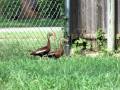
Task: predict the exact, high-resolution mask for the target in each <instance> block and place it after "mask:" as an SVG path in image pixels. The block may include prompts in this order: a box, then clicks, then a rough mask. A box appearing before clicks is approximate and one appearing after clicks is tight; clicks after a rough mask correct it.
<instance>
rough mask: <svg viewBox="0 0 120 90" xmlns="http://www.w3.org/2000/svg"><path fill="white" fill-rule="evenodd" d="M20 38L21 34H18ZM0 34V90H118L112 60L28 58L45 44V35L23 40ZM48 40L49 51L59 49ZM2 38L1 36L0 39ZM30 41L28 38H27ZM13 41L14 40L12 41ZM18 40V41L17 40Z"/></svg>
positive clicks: (119, 73)
mask: <svg viewBox="0 0 120 90" xmlns="http://www.w3.org/2000/svg"><path fill="white" fill-rule="evenodd" d="M19 34H20V33H19ZM19 34H17V35H16V33H9V34H7V33H4V34H3V33H1V35H3V36H6V38H4V39H1V41H0V90H20V89H21V90H22V89H23V90H48V89H49V90H111V89H112V90H119V89H120V61H119V58H116V57H111V56H99V57H95V58H92V57H85V56H79V55H78V56H71V57H66V56H63V57H61V58H59V59H54V58H51V59H50V58H47V57H43V58H40V57H33V56H30V52H31V50H35V49H36V48H38V47H41V46H43V45H45V44H46V41H47V40H46V34H44V36H45V38H43V37H42V36H41V35H43V34H41V33H38V32H36V33H35V35H38V37H39V38H36V39H34V35H33V34H32V33H30V34H29V38H27V39H23V37H24V36H26V34H25V33H22V34H20V35H21V36H20V37H19ZM60 36H61V35H60V33H57V40H56V41H54V40H52V38H51V44H52V49H55V48H58V42H59V38H60ZM0 37H1V36H0ZM30 37H31V38H30ZM14 38H15V39H14ZM16 38H17V39H16Z"/></svg>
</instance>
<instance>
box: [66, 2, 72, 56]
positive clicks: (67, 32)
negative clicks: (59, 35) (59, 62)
mask: <svg viewBox="0 0 120 90" xmlns="http://www.w3.org/2000/svg"><path fill="white" fill-rule="evenodd" d="M70 3H71V0H65V17H66V18H65V19H66V28H65V30H66V35H67V36H66V37H67V39H68V42H67V43H66V45H65V54H66V55H67V56H69V55H70V45H71V36H70V5H71V4H70Z"/></svg>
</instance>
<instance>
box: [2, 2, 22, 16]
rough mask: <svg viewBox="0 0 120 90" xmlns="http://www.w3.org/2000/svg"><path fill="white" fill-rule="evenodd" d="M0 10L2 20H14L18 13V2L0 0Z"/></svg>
mask: <svg viewBox="0 0 120 90" xmlns="http://www.w3.org/2000/svg"><path fill="white" fill-rule="evenodd" d="M0 9H1V11H0V13H1V14H2V15H3V16H4V18H14V17H16V16H17V15H18V14H19V13H20V10H21V8H20V0H1V1H0Z"/></svg>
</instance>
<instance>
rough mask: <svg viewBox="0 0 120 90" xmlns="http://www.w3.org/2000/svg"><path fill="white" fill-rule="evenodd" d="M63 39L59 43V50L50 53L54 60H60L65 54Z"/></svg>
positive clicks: (49, 55)
mask: <svg viewBox="0 0 120 90" xmlns="http://www.w3.org/2000/svg"><path fill="white" fill-rule="evenodd" d="M62 41H63V39H61V40H60V43H59V48H58V49H57V50H55V51H51V52H49V53H48V55H47V56H48V57H54V58H59V57H61V56H62V55H63V54H64V49H63V42H62Z"/></svg>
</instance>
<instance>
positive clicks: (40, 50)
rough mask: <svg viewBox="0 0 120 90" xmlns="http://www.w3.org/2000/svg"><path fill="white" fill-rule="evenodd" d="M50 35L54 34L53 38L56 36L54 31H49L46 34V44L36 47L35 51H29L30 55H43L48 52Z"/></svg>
mask: <svg viewBox="0 0 120 90" xmlns="http://www.w3.org/2000/svg"><path fill="white" fill-rule="evenodd" d="M51 36H54V38H55V37H56V36H55V32H52V33H51V32H49V33H48V34H47V45H46V46H44V47H41V48H38V49H37V50H35V51H32V53H30V55H33V56H40V57H43V56H44V55H46V54H48V53H49V52H50V49H51V44H50V37H51Z"/></svg>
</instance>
